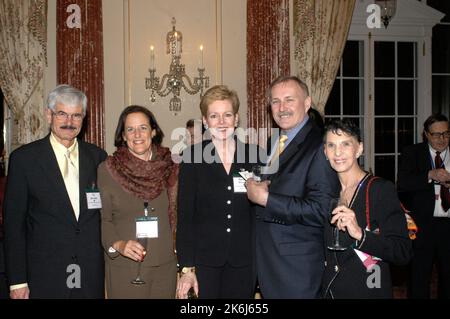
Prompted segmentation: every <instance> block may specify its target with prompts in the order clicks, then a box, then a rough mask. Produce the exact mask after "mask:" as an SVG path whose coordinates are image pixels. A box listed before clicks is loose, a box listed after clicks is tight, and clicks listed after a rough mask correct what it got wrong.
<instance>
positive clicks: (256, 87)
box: [247, 0, 290, 147]
mask: <svg viewBox="0 0 450 319" xmlns="http://www.w3.org/2000/svg"><path fill="white" fill-rule="evenodd" d="M289 56H290V54H289V0H248V1H247V98H248V111H247V118H248V121H247V122H248V127H249V128H254V129H257V135H256V136H255V135H250V138H249V142H250V143H257V144H259V145H261V146H263V147H265V146H266V140H267V137H268V136H267V135H268V133H269V130H270V128H271V127H272V117H271V115H270V113H269V109H268V103H267V97H266V93H267V88H268V87H269V85H270V83H271V82H272V80H274V79H275V78H277V77H278V76H279V75H288V74H289V69H290V63H289ZM266 129H267V130H266Z"/></svg>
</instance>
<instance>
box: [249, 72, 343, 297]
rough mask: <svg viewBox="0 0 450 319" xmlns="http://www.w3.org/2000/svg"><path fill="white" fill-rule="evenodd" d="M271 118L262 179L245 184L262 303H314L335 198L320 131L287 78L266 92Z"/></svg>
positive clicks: (306, 100)
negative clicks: (276, 135)
mask: <svg viewBox="0 0 450 319" xmlns="http://www.w3.org/2000/svg"><path fill="white" fill-rule="evenodd" d="M269 103H270V105H271V111H272V116H273V118H274V120H275V122H276V123H277V124H278V126H279V127H280V128H281V134H280V140H279V141H278V142H276V143H275V145H270V144H269V145H268V150H271V155H270V158H269V161H270V164H269V166H268V168H267V170H266V172H268V173H269V174H268V175H267V176H266V178H267V180H265V181H263V182H260V183H258V182H255V181H254V180H253V179H249V180H248V181H247V183H246V184H247V194H248V198H249V199H250V200H251V201H252V202H254V203H256V204H258V205H259V206H258V207H257V208H256V218H257V222H256V257H257V258H256V267H257V271H258V282H259V286H260V289H261V292H262V295H263V297H264V298H318V297H319V290H320V285H321V280H322V273H323V270H324V252H323V225H324V223H325V222H328V219H327V217H328V214H329V213H330V211H329V208H330V201H331V198H333V197H338V195H339V189H340V186H339V181H338V179H337V176H336V173H335V172H334V171H333V170H332V169H331V167H330V165H329V164H328V163H327V162H326V159H325V156H324V151H323V141H322V134H321V131H320V129H319V128H318V127H317V126H316V125H315V123H314V121H312V120H311V119H309V117H308V115H307V112H308V109H309V108H310V107H311V97H310V96H309V92H308V87H307V86H306V84H305V83H303V82H302V81H301V80H300V79H298V78H297V77H293V76H288V77H279V78H278V79H276V80H275V81H274V82H272V84H271V85H270V87H269Z"/></svg>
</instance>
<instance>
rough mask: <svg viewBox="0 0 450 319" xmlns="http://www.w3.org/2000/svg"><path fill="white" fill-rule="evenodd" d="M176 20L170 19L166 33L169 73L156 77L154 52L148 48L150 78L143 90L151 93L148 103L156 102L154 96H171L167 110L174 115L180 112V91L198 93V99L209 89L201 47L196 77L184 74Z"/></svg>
mask: <svg viewBox="0 0 450 319" xmlns="http://www.w3.org/2000/svg"><path fill="white" fill-rule="evenodd" d="M175 24H176V20H175V18H172V25H173V27H172V31H169V32H168V33H167V37H166V44H167V47H166V54H170V55H171V56H172V58H171V63H170V66H169V73H166V74H163V75H162V77H161V79H160V77H159V76H156V68H155V52H154V49H155V48H154V47H153V46H151V47H150V69H149V72H150V77H148V78H145V88H146V89H147V90H150V91H151V95H150V101H151V102H155V101H156V94H158V95H159V96H161V97H165V96H167V95H169V94H171V93H172V94H173V97H172V98H171V99H170V104H169V109H170V111H171V112H173V113H174V115H177V113H179V112H181V99H180V93H181V89H184V90H185V91H186V92H187V93H188V94H190V95H195V94H197V93H199V92H200V98H201V97H202V96H203V91H204V90H205V89H206V88H208V87H209V77H208V76H205V67H204V65H203V45H201V46H200V51H201V52H200V53H201V65H200V67H198V68H197V70H198V76H197V77H194V80H193V81H192V80H191V78H190V77H189V76H188V75H187V74H186V70H185V65H184V64H182V63H181V53H182V52H183V34H182V33H181V32H180V31H178V30H176V29H175Z"/></svg>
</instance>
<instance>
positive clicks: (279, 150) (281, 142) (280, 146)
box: [269, 134, 288, 165]
mask: <svg viewBox="0 0 450 319" xmlns="http://www.w3.org/2000/svg"><path fill="white" fill-rule="evenodd" d="M287 139H288V137H287V135H284V134H282V135H280V137H279V138H278V146H277V151H276V152H275V154H273V156H272V159H271V160H270V163H269V165H272V163H274V162H275V161H276V160H277V159H278V157H279V156H280V154H281V153H283V151H284V143H285V142H286V141H287Z"/></svg>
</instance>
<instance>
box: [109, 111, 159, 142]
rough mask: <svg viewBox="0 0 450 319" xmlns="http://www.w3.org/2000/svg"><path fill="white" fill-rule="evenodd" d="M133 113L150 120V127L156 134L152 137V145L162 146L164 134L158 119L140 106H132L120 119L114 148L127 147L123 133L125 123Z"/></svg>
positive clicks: (123, 112)
mask: <svg viewBox="0 0 450 319" xmlns="http://www.w3.org/2000/svg"><path fill="white" fill-rule="evenodd" d="M133 113H142V114H144V115H145V116H147V118H148V122H149V123H150V127H151V128H152V130H154V131H155V132H156V134H155V136H153V137H152V144H154V145H161V143H162V140H163V138H164V133H163V132H162V130H161V128H160V127H159V125H158V122H156V118H155V116H154V115H153V113H152V112H151V111H150V110H148V109H147V108H145V107H143V106H140V105H130V106H128V107H126V108H125V109H124V110H123V111H122V113H121V114H120V117H119V122H118V123H117V128H116V133H115V135H114V146H115V147H121V146H126V145H127V144H126V142H125V140H124V139H123V132H124V129H125V121H126V119H127V116H128V115H130V114H133Z"/></svg>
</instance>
